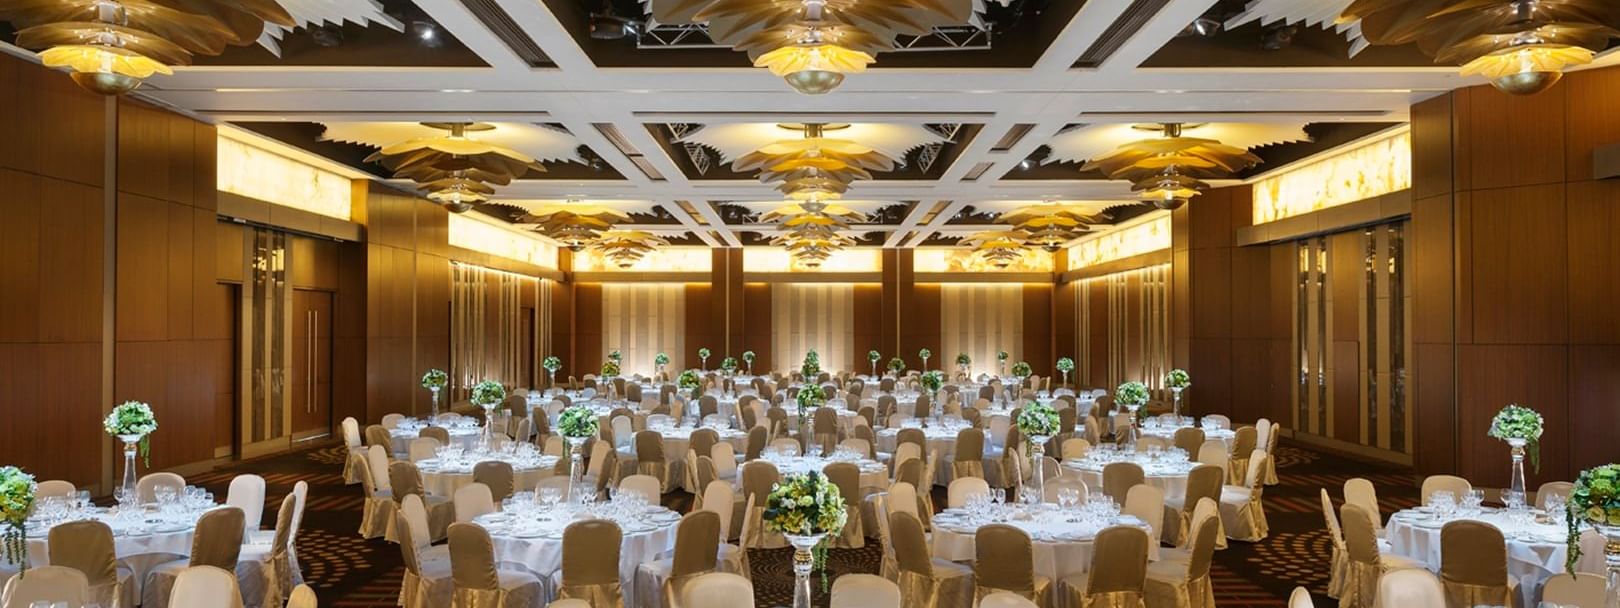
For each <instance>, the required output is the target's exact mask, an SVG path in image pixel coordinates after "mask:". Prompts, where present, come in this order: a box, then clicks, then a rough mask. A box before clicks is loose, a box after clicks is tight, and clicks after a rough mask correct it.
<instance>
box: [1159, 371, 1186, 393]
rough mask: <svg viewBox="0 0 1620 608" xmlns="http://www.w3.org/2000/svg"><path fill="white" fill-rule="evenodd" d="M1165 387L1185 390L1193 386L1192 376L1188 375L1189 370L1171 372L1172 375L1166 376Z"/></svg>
mask: <svg viewBox="0 0 1620 608" xmlns="http://www.w3.org/2000/svg"><path fill="white" fill-rule="evenodd" d="M1164 386H1165V387H1166V388H1180V389H1185V388H1187V387H1189V386H1192V376H1189V375H1187V370H1184V369H1180V368H1177V369H1173V370H1170V373H1168V374H1165V375H1164Z"/></svg>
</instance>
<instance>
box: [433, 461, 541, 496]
mask: <svg viewBox="0 0 1620 608" xmlns="http://www.w3.org/2000/svg"><path fill="white" fill-rule="evenodd" d="M557 460H558V458H557V457H556V456H545V455H539V454H535V455H529V456H511V455H507V454H479V455H474V456H472V457H465V458H460V459H457V460H455V461H451V462H440V460H439V459H438V458H428V459H426V460H421V461H418V462H417V463H416V467H417V469H418V470H419V471H421V472H422V490H423V491H425V492H427V493H428V495H429V496H444V497H451V496H455V494H456V490H459V489H461V488H463V487H465V486H467V485H469V484H471V483H472V482H473V476H472V470H473V467H474V466H476V465H477V464H478V463H480V462H486V461H504V462H509V463H511V464H512V484H513V488H514V490H515V491H517V492H523V491H532V490H534V486H535V485H536V484H539V483H540V480H542V479H545V478H547V477H551V475H552V471H553V470H554V467H556V466H557Z"/></svg>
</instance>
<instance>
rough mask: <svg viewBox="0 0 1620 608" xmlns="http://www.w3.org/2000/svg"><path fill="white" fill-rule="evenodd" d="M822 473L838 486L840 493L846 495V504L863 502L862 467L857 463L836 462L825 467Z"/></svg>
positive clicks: (854, 504)
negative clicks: (856, 464)
mask: <svg viewBox="0 0 1620 608" xmlns="http://www.w3.org/2000/svg"><path fill="white" fill-rule="evenodd" d="M821 474H822V475H826V476H827V481H830V482H832V484H833V485H835V486H838V494H839V495H840V496H843V497H844V504H846V505H851V506H856V505H859V504H860V503H861V468H860V467H858V466H855V463H853V462H834V463H831V464H828V465H827V466H825V467H823V468H822V469H821Z"/></svg>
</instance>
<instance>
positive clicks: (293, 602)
mask: <svg viewBox="0 0 1620 608" xmlns="http://www.w3.org/2000/svg"><path fill="white" fill-rule="evenodd" d="M319 607H320V600H319V599H317V598H316V597H315V590H314V589H311V588H310V587H309V585H299V586H297V587H293V590H292V595H291V596H290V597H288V598H287V608H319Z"/></svg>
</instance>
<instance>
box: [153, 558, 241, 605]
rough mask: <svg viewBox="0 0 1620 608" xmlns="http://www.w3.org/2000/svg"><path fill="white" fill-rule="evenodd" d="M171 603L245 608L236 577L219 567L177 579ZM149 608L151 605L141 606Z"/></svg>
mask: <svg viewBox="0 0 1620 608" xmlns="http://www.w3.org/2000/svg"><path fill="white" fill-rule="evenodd" d="M167 599H168V601H169V603H171V604H174V605H175V606H185V607H186V608H242V593H241V591H240V590H238V589H237V587H236V577H235V576H233V575H232V574H231V573H230V571H228V570H226V569H224V568H220V567H218V566H192V567H190V568H186V569H185V570H183V571H181V572H180V574H179V575H177V576H176V577H175V581H174V592H173V593H172V594H171V595H170V596H169V597H168V598H167ZM142 605H143V606H144V605H150V604H144V603H143V604H142Z"/></svg>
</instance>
